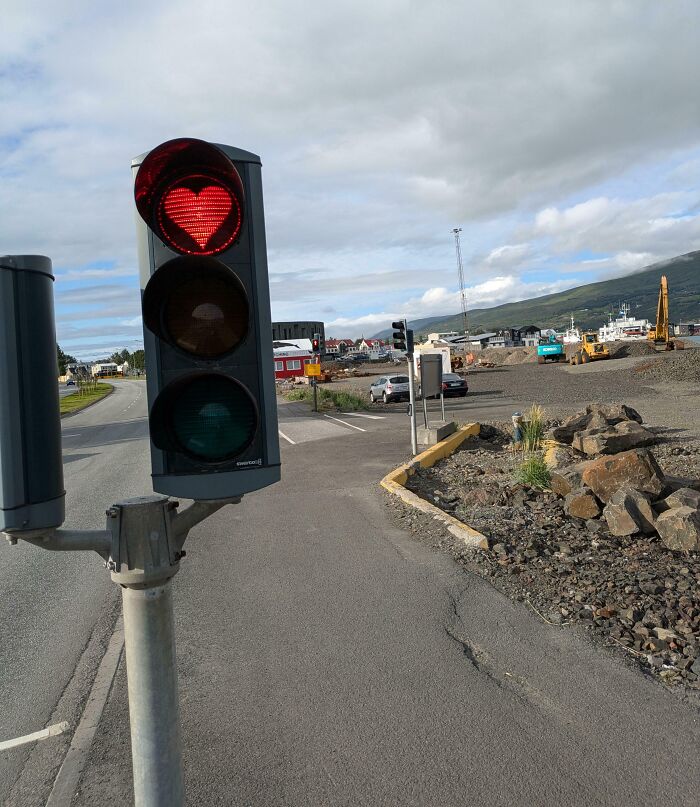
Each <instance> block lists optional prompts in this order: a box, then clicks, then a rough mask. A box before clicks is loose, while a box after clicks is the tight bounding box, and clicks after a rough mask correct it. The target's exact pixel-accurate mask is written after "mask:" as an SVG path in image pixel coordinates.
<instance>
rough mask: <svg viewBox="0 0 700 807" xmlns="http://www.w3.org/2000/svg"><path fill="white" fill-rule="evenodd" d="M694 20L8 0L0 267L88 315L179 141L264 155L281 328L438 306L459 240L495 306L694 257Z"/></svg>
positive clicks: (551, 3)
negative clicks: (20, 267) (36, 280)
mask: <svg viewBox="0 0 700 807" xmlns="http://www.w3.org/2000/svg"><path fill="white" fill-rule="evenodd" d="M504 20H506V21H507V24H504ZM699 21H700V8H699V7H698V6H697V4H694V3H691V2H685V1H684V0H679V2H677V3H668V4H664V7H663V13H660V12H659V11H658V9H657V8H656V6H655V5H654V4H640V3H639V2H638V1H637V0H616V2H615V3H613V4H611V3H609V2H606V1H605V0H589V2H586V3H581V2H580V0H542V2H539V3H531V4H528V5H527V6H525V5H524V4H523V3H522V2H520V0H501V2H499V3H493V2H491V0H472V1H471V2H469V3H466V4H465V3H463V2H458V0H449V1H448V2H445V3H441V4H423V5H420V4H418V5H417V4H415V3H409V2H407V0H373V2H368V1H367V0H353V1H352V2H350V1H349V0H340V1H339V2H336V3H332V4H321V3H316V4H311V5H310V6H309V7H308V8H305V10H304V14H299V13H298V9H297V8H295V7H294V6H292V5H290V4H289V3H286V2H283V1H282V0H270V2H266V3H262V4H261V3H258V4H255V3H249V4H240V3H237V4H231V3H224V2H221V0H201V1H200V2H199V3H197V4H196V5H193V4H192V3H187V2H184V0H167V1H166V0H152V2H149V3H147V4H143V3H140V2H136V0H124V2H122V3H119V4H112V5H109V4H89V3H85V2H84V0H57V2H55V3H52V4H50V5H47V4H46V3H44V2H37V0H22V2H20V0H9V2H6V4H5V6H4V7H3V26H4V28H3V30H4V33H5V37H4V47H3V50H2V52H1V53H0V100H1V101H2V106H3V116H2V118H1V119H0V208H1V209H2V210H3V217H2V221H1V222H0V235H1V236H2V243H3V251H4V252H8V253H43V254H47V255H49V256H51V258H52V259H53V261H54V266H55V267H56V268H57V270H58V280H59V283H58V284H57V300H58V304H59V308H60V306H62V305H64V304H65V305H66V306H67V305H68V303H69V302H70V304H71V305H75V306H81V307H82V308H86V307H87V306H88V305H92V306H97V305H98V302H97V301H95V300H94V299H92V298H91V297H90V295H91V291H90V289H89V287H90V285H91V284H92V283H94V282H95V281H96V280H103V281H105V285H108V284H110V283H112V282H114V284H115V285H116V284H117V281H118V279H119V278H124V279H127V278H128V277H130V276H132V275H133V277H134V278H135V274H136V273H135V270H134V269H132V267H135V266H136V254H135V252H136V248H135V235H134V225H133V209H132V208H133V203H132V177H131V170H130V159H131V158H132V157H133V156H135V155H137V154H139V153H141V152H143V151H145V150H147V149H148V148H150V147H152V146H153V145H155V144H157V143H159V142H162V141H163V140H166V139H168V138H170V137H174V136H181V135H192V136H199V137H204V138H206V139H210V140H213V141H216V142H228V143H232V144H234V145H240V146H242V147H244V148H248V149H250V150H252V151H255V152H258V153H260V154H261V155H262V158H263V164H264V171H263V177H264V182H265V199H266V220H267V225H268V233H267V235H268V245H269V249H270V266H271V269H272V271H273V278H275V282H274V283H273V298H274V299H275V308H276V310H277V311H278V312H279V313H280V314H282V315H285V314H290V315H294V316H298V317H299V318H303V319H307V318H309V317H313V316H318V315H319V314H320V312H321V311H322V310H323V309H328V308H329V307H330V308H333V309H336V310H337V311H339V312H341V313H342V312H350V313H347V316H348V317H350V318H352V316H354V314H353V313H352V312H356V311H359V313H358V317H359V316H361V315H362V312H367V311H373V310H377V309H385V310H387V311H389V310H395V309H396V310H399V309H400V304H401V302H402V301H406V300H409V299H411V300H412V299H416V300H420V297H421V295H423V294H425V292H426V290H427V289H439V288H442V289H447V290H448V291H446V292H445V295H444V296H443V300H444V303H445V304H448V303H450V301H451V300H450V298H449V295H450V292H449V289H450V287H452V286H453V285H454V274H455V270H454V248H453V244H452V243H451V237H450V231H451V229H452V228H453V227H454V226H462V227H463V228H464V242H463V244H464V247H465V266H468V267H469V269H470V271H472V272H473V273H475V274H476V275H477V276H478V277H480V278H484V282H487V281H490V280H495V279H497V278H503V277H511V276H513V277H516V281H514V284H513V285H512V286H511V287H509V288H508V289H501V290H499V289H496V290H495V292H494V294H495V295H496V298H497V299H501V297H499V296H498V295H499V294H501V295H506V294H510V293H513V294H519V293H521V292H520V291H518V289H519V288H521V287H519V286H518V283H522V284H523V285H522V289H524V288H526V287H527V288H531V289H532V288H534V287H532V285H531V284H528V283H526V282H525V281H522V279H520V280H518V279H517V276H518V274H519V273H524V272H528V271H530V270H531V269H533V268H537V267H538V265H540V264H542V265H543V266H546V267H548V268H549V269H551V271H552V273H553V274H554V277H555V281H554V282H556V279H557V278H561V277H562V276H565V275H566V274H567V272H566V269H567V268H568V264H570V263H577V262H579V260H580V257H579V256H576V254H575V253H577V252H590V253H591V255H592V256H593V257H601V258H604V259H605V260H606V261H608V262H609V263H608V264H607V265H606V264H601V265H600V267H599V268H600V271H602V272H607V271H620V272H622V271H628V270H629V269H630V268H632V267H635V266H636V265H637V264H638V263H639V261H640V260H642V257H641V256H646V255H648V256H652V257H653V259H654V260H655V259H657V258H659V257H665V256H670V255H673V254H678V253H682V252H686V251H689V250H691V249H697V248H699V247H700V231H699V222H698V216H697V215H696V213H697V201H698V197H697V191H696V186H697V178H698V165H700V160H698V153H697V152H698V149H699V148H700V134H699V132H700V106H699V105H698V104H694V103H690V102H689V101H688V99H689V98H691V99H692V98H694V97H695V94H696V86H695V85H696V81H697V79H696V77H697V75H698V74H700V49H698V48H697V41H696V39H697V35H696V31H697V25H698V22H699ZM232 32H236V33H235V34H234V38H233V39H232ZM154 42H157V43H158V47H157V48H156V47H153V43H154ZM232 42H233V43H234V46H232ZM661 165H664V166H665V168H664V169H663V170H662V169H661V168H659V166H661ZM632 175H634V176H633V179H629V178H628V179H624V178H625V176H628V177H631V176H632ZM624 182H628V183H629V185H628V186H627V188H626V190H627V192H625V193H621V192H620V191H619V190H618V189H617V184H618V183H624ZM691 191H692V192H691ZM693 194H695V196H693ZM589 197H590V198H589ZM571 199H575V200H576V203H572V202H571ZM694 205H695V213H694V212H693V209H694V208H693V206H694ZM537 211H539V214H537V215H535V214H536V213H537ZM533 216H534V220H532V221H531V219H532V218H533ZM523 222H529V223H528V224H523ZM584 257H590V256H587V255H586V256H584ZM559 262H561V263H562V265H563V268H562V270H559V269H558V268H557V265H558V263H559ZM103 264H105V265H109V266H113V267H114V268H113V269H104V268H99V267H100V266H102V265H103ZM309 267H322V268H323V271H324V274H323V275H322V276H318V275H317V276H316V283H315V285H314V282H313V279H312V277H311V273H310V272H308V273H307V274H305V273H306V272H307V270H308V268H309ZM402 270H405V273H404V274H402ZM290 272H291V273H296V276H295V277H294V278H291V277H290V278H288V280H289V281H290V284H289V285H287V284H286V283H278V282H277V280H276V278H277V277H279V275H280V274H282V273H286V274H289V273H290ZM569 276H571V275H569ZM69 283H70V284H73V283H75V284H76V285H84V286H87V287H88V290H87V291H86V292H85V294H86V295H87V296H84V297H83V298H82V302H81V301H80V295H79V294H75V295H74V296H73V297H72V299H71V298H64V299H63V301H62V300H61V298H60V297H59V296H58V291H60V288H61V286H64V285H68V284H69ZM132 285H134V286H135V282H134V284H132ZM472 293H473V295H474V296H475V299H479V292H478V291H476V290H473V292H472ZM485 293H487V292H485ZM439 299H440V295H438V294H435V295H434V297H433V298H431V299H429V300H428V301H426V303H425V308H426V309H431V306H433V305H435V306H437V305H438V302H439ZM105 303H106V301H105ZM120 310H121V311H122V313H121V314H119V313H114V312H117V311H120ZM137 312H138V294H136V297H135V302H129V301H128V300H126V299H121V300H116V299H114V300H112V301H111V302H110V303H109V304H105V305H104V307H103V309H102V310H101V312H99V316H101V317H102V318H103V319H104V320H105V327H107V328H109V327H112V325H111V324H109V323H108V320H109V316H114V317H115V323H114V327H119V320H122V321H127V320H129V321H133V320H134V319H135V317H136V314H137ZM439 313H442V312H439ZM97 315H98V314H96V316H97ZM367 316H374V314H367ZM353 321H358V320H357V319H355V320H353Z"/></svg>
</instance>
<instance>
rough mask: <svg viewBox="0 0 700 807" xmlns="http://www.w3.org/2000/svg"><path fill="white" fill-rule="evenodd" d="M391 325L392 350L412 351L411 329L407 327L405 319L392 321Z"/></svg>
mask: <svg viewBox="0 0 700 807" xmlns="http://www.w3.org/2000/svg"><path fill="white" fill-rule="evenodd" d="M391 327H392V328H393V331H394V332H393V333H392V335H391V338H392V340H393V342H394V350H401V351H405V352H406V353H413V331H412V330H411V329H410V328H408V327H407V324H406V320H405V319H400V320H399V321H398V322H392V323H391Z"/></svg>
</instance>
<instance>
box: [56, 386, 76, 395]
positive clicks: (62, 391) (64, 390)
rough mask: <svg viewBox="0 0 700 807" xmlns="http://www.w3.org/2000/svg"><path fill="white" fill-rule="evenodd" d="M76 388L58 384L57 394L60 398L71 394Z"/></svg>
mask: <svg viewBox="0 0 700 807" xmlns="http://www.w3.org/2000/svg"><path fill="white" fill-rule="evenodd" d="M77 389H78V388H77V387H75V386H70V387H67V386H66V385H65V384H59V385H58V395H59V397H61V398H65V397H66V395H72V394H73V393H74V392H75V391H76V390H77Z"/></svg>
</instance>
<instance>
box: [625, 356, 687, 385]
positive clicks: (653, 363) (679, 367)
mask: <svg viewBox="0 0 700 807" xmlns="http://www.w3.org/2000/svg"><path fill="white" fill-rule="evenodd" d="M634 372H635V373H636V374H637V375H638V376H640V377H641V378H644V379H649V380H653V381H688V382H700V350H697V349H690V350H676V351H673V352H671V353H665V354H664V355H661V356H659V355H657V356H656V357H655V358H653V359H649V361H643V362H640V363H639V364H638V365H637V366H636V367H635V368H634Z"/></svg>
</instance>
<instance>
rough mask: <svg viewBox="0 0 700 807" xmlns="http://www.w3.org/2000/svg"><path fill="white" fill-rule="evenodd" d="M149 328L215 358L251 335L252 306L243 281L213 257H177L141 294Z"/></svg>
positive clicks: (198, 353) (185, 348)
mask: <svg viewBox="0 0 700 807" xmlns="http://www.w3.org/2000/svg"><path fill="white" fill-rule="evenodd" d="M143 316H144V323H145V325H146V327H147V328H148V329H149V330H150V331H152V332H153V333H155V334H156V336H159V337H160V338H161V339H164V340H165V341H166V342H168V343H169V344H171V345H173V346H175V347H178V348H180V350H183V351H184V352H185V353H188V354H189V355H192V356H198V357H200V358H203V359H214V358H218V357H220V356H225V355H226V354H228V353H230V352H231V351H233V350H234V349H235V348H236V347H238V345H239V344H240V343H241V342H242V341H243V340H244V339H245V337H246V336H247V334H248V329H249V322H250V309H249V305H248V298H247V295H246V292H245V289H244V288H243V286H242V284H241V282H240V280H239V279H238V278H237V277H236V275H235V274H234V273H233V271H232V270H231V269H230V268H229V267H228V266H225V265H224V264H222V263H221V262H219V261H217V260H216V259H215V258H194V257H186V258H175V259H174V260H172V261H168V263H166V264H164V265H163V266H161V267H160V269H158V271H157V272H156V273H155V274H154V275H153V277H152V278H151V281H150V282H149V284H148V286H147V287H146V290H145V291H144V294H143Z"/></svg>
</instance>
